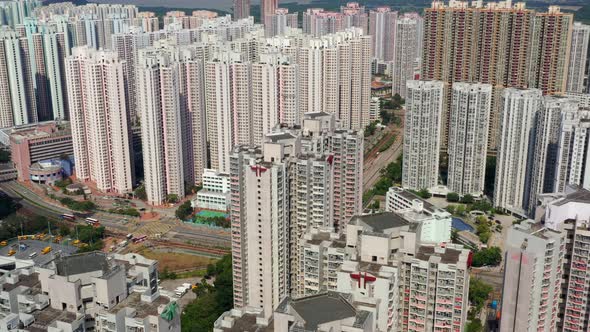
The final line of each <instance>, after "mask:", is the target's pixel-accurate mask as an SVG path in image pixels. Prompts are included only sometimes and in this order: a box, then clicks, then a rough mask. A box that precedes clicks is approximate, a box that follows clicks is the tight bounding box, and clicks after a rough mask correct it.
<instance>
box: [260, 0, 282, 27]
mask: <svg viewBox="0 0 590 332" xmlns="http://www.w3.org/2000/svg"><path fill="white" fill-rule="evenodd" d="M278 8H279V0H260V23H261V24H263V25H264V26H265V27H267V26H269V25H272V22H271V21H272V16H273V15H274V13H275V12H276V10H277V9H278Z"/></svg>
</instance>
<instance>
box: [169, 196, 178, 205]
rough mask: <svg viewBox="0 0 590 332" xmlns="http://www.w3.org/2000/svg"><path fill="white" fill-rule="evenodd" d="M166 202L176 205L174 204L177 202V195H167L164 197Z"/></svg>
mask: <svg viewBox="0 0 590 332" xmlns="http://www.w3.org/2000/svg"><path fill="white" fill-rule="evenodd" d="M166 202H168V203H176V202H178V195H176V194H168V195H166Z"/></svg>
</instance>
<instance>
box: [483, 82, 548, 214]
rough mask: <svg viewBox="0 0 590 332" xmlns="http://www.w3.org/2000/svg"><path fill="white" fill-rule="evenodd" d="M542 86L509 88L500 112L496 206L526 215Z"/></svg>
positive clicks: (495, 192) (504, 94) (495, 191)
mask: <svg viewBox="0 0 590 332" xmlns="http://www.w3.org/2000/svg"><path fill="white" fill-rule="evenodd" d="M542 101H543V98H542V92H541V90H539V89H516V88H508V89H505V90H504V92H503V94H502V100H501V104H502V108H501V113H500V134H499V135H500V141H499V145H498V155H497V157H496V158H497V159H496V180H495V185H494V206H497V207H499V208H502V209H505V210H507V211H510V212H512V213H517V214H520V215H523V216H526V210H527V207H528V199H529V195H530V183H531V172H530V170H531V169H532V167H533V152H534V150H533V149H531V148H530V147H531V146H534V144H535V120H536V117H537V114H538V112H539V110H540V109H541V107H542Z"/></svg>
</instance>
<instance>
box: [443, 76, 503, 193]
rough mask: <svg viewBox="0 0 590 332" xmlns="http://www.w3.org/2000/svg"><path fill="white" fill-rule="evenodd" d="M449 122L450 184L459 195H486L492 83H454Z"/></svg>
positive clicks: (451, 189)
mask: <svg viewBox="0 0 590 332" xmlns="http://www.w3.org/2000/svg"><path fill="white" fill-rule="evenodd" d="M451 93H452V94H453V97H452V101H451V109H450V122H449V150H448V151H449V161H448V165H449V172H448V180H447V187H448V188H449V190H450V191H452V192H456V193H458V194H460V195H465V194H471V195H475V196H480V195H482V194H483V189H484V180H485V171H486V152H487V143H488V127H489V121H490V111H491V106H492V86H491V85H489V84H481V83H460V82H457V83H454V84H453V89H452V92H451Z"/></svg>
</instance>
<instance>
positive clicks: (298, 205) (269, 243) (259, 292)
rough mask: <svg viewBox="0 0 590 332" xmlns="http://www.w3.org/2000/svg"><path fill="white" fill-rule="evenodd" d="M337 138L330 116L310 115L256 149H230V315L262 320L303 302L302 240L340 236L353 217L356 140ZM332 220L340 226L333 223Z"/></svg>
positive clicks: (358, 148)
mask: <svg viewBox="0 0 590 332" xmlns="http://www.w3.org/2000/svg"><path fill="white" fill-rule="evenodd" d="M341 135H343V133H341V132H339V130H337V129H336V128H335V120H334V115H330V114H326V113H312V114H306V115H305V118H304V121H303V129H295V128H293V129H285V128H283V129H279V128H277V129H275V130H274V131H273V132H271V133H269V134H267V135H266V137H265V140H264V141H263V143H262V149H260V148H259V147H249V146H238V147H236V148H235V149H234V152H233V153H232V154H231V156H230V182H231V191H230V192H231V207H230V211H231V219H232V233H233V234H234V236H233V238H232V248H233V250H232V252H233V263H234V285H235V286H234V303H235V306H236V307H243V306H254V307H258V308H262V309H263V310H264V317H266V318H269V317H270V316H269V315H271V314H272V310H274V308H275V307H276V305H278V302H277V299H278V300H279V302H280V301H281V300H282V299H283V298H284V297H286V296H288V295H289V294H291V292H293V294H304V289H305V285H304V279H303V278H300V274H297V273H295V271H299V270H300V266H301V264H303V261H302V260H301V259H302V258H303V256H302V254H303V251H302V250H304V249H303V248H304V247H303V246H302V242H301V241H304V239H303V237H304V235H305V234H306V233H307V232H309V231H310V230H311V229H312V228H316V229H319V228H322V229H330V230H332V229H334V228H333V227H334V226H335V227H336V228H335V229H334V230H335V231H336V232H338V233H342V232H344V229H345V228H346V223H347V222H348V220H349V219H350V217H351V216H353V215H356V214H358V213H359V212H360V205H358V203H357V202H359V201H360V196H359V193H358V190H357V191H354V188H358V184H359V183H362V173H360V170H361V165H362V151H363V148H362V136H361V135H359V133H356V132H352V131H346V135H347V137H348V138H347V140H342V139H341ZM353 136H356V140H355V141H353ZM343 145H347V147H346V148H344V147H343ZM350 145H354V146H355V147H354V149H353V148H351V146H350ZM353 150H354V151H353ZM357 158H358V159H357ZM343 164H348V165H343ZM351 165H354V167H355V169H356V171H355V170H354V169H352V170H351V168H350V167H352V166H351ZM253 193H254V194H253ZM256 193H258V194H256ZM342 205H347V207H344V208H342V207H341V206H342ZM334 215H338V217H339V218H341V219H340V220H339V221H338V223H335V218H334V217H333V216H334ZM260 269H262V273H260Z"/></svg>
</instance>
